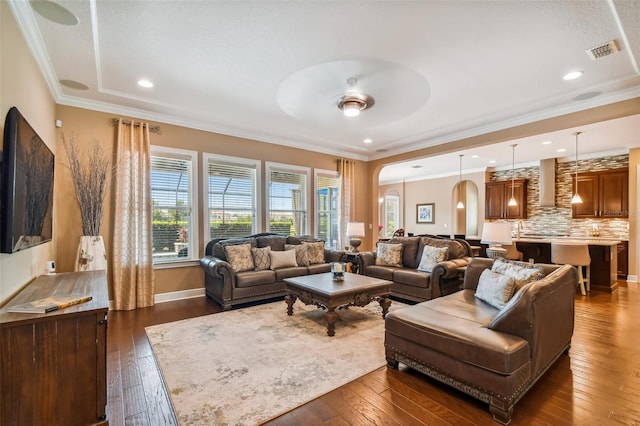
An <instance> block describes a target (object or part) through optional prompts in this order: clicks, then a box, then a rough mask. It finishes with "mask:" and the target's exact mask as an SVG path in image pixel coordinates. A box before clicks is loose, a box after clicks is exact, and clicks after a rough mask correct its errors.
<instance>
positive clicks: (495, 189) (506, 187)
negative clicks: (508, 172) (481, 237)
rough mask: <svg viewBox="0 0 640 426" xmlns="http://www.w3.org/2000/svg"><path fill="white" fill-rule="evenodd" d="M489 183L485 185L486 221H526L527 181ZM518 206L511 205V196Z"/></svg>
mask: <svg viewBox="0 0 640 426" xmlns="http://www.w3.org/2000/svg"><path fill="white" fill-rule="evenodd" d="M511 183H512V181H510V180H508V181H496V182H487V183H486V184H485V214H484V216H485V219H526V218H527V179H515V180H513V190H512V185H511ZM512 193H513V197H514V198H515V199H516V203H517V205H516V206H510V205H509V199H511V194H512Z"/></svg>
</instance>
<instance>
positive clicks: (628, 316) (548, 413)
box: [107, 283, 640, 426]
mask: <svg viewBox="0 0 640 426" xmlns="http://www.w3.org/2000/svg"><path fill="white" fill-rule="evenodd" d="M621 284H622V286H621V288H620V289H619V291H618V292H617V293H615V294H613V295H610V294H606V293H600V292H592V293H591V294H589V295H588V296H586V297H582V296H580V295H577V296H576V319H575V332H574V335H573V340H572V346H571V351H570V353H569V356H562V357H561V358H560V359H559V361H558V362H556V363H555V364H554V365H553V366H552V367H551V368H550V370H549V371H548V372H547V374H546V375H545V376H543V377H542V379H541V380H540V381H539V382H538V383H537V384H536V385H535V386H534V387H533V388H532V389H531V390H530V391H529V393H527V394H526V395H525V396H524V397H523V398H522V400H520V402H519V403H518V404H516V407H515V414H514V416H513V422H512V424H513V425H605V424H612V425H618V424H622V425H639V424H640V332H639V327H638V326H639V325H640V289H639V288H638V285H637V284H630V285H629V286H628V287H627V286H626V283H621ZM283 303H284V302H283ZM217 312H220V308H218V307H217V305H215V304H214V303H213V302H211V301H209V300H206V299H205V298H204V297H202V298H194V299H188V300H181V301H176V302H168V303H162V304H158V305H156V306H154V307H152V308H146V309H138V310H136V311H131V312H113V311H112V312H110V313H109V328H108V360H107V370H108V372H107V382H108V407H107V414H108V420H109V424H110V425H111V426H119V425H153V426H157V425H171V424H175V423H176V420H175V417H174V415H173V412H172V410H171V404H170V402H169V398H168V396H167V393H166V391H165V389H164V386H163V384H162V378H161V376H160V372H159V370H158V368H157V366H156V363H155V360H154V357H153V353H152V351H151V347H150V346H149V342H148V341H147V338H146V335H145V333H144V327H146V326H148V325H153V324H160V323H165V322H170V321H177V320H181V319H185V318H192V317H196V316H200V315H208V314H212V313H217ZM202 368H203V369H205V368H210V366H206V365H203V366H202ZM267 424H268V425H271V426H280V425H316V424H326V425H495V424H497V423H495V422H493V421H492V418H491V415H490V414H489V410H488V406H487V405H486V404H484V403H481V402H479V401H476V400H475V399H473V398H470V397H468V396H466V395H464V394H462V393H460V392H457V391H455V390H453V389H451V388H449V387H447V386H444V385H441V384H439V383H438V382H436V381H434V380H431V379H429V378H426V377H425V376H423V375H422V374H420V373H417V372H415V371H413V370H410V369H407V368H403V367H401V368H400V370H392V369H387V368H386V367H382V368H380V369H378V370H376V371H374V372H372V373H369V374H367V375H365V376H363V377H361V378H360V379H358V380H355V381H354V382H351V383H349V384H347V385H345V386H342V387H341V388H338V389H336V390H334V391H332V392H330V393H328V394H326V395H324V396H322V397H320V398H318V399H316V400H314V401H311V402H309V403H307V404H305V405H303V406H301V407H299V408H297V409H295V410H293V411H291V412H289V413H287V414H284V415H283V416H280V417H278V418H276V419H274V420H272V421H270V422H269V423H267Z"/></svg>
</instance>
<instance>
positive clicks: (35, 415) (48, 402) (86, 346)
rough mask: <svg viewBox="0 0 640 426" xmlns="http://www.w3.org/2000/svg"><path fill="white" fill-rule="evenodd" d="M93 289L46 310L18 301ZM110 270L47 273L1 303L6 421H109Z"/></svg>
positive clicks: (1, 390) (2, 412) (0, 371)
mask: <svg viewBox="0 0 640 426" xmlns="http://www.w3.org/2000/svg"><path fill="white" fill-rule="evenodd" d="M69 294H74V295H79V296H85V295H87V296H91V297H92V299H91V300H90V301H88V302H85V303H81V304H78V305H74V306H70V307H68V308H65V309H60V310H57V311H53V312H49V313H47V314H27V313H11V312H8V308H9V307H10V306H12V305H17V304H21V303H26V302H29V301H33V300H38V299H42V298H45V297H50V296H53V295H56V296H63V295H69ZM107 310H108V295H107V278H106V272H105V271H91V272H72V273H66V274H52V275H42V276H40V277H38V278H36V279H35V280H33V281H32V282H31V283H29V284H28V285H27V286H26V287H25V288H24V289H23V290H22V291H20V292H19V293H18V294H17V295H16V296H15V297H14V298H12V299H11V300H9V301H8V302H7V304H6V305H5V306H4V307H3V308H2V309H0V424H2V425H7V426H9V425H93V424H98V425H106V424H108V421H107V419H106V405H107V381H106V379H107Z"/></svg>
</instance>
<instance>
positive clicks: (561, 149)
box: [556, 148, 566, 152]
mask: <svg viewBox="0 0 640 426" xmlns="http://www.w3.org/2000/svg"><path fill="white" fill-rule="evenodd" d="M565 151H566V149H564V148H560V149H557V150H556V152H565Z"/></svg>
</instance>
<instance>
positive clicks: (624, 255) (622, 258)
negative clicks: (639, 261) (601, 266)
mask: <svg viewBox="0 0 640 426" xmlns="http://www.w3.org/2000/svg"><path fill="white" fill-rule="evenodd" d="M628 273H629V241H622V242H620V244H618V278H619V279H622V280H626V279H627V274H628Z"/></svg>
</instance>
